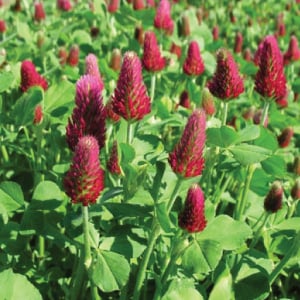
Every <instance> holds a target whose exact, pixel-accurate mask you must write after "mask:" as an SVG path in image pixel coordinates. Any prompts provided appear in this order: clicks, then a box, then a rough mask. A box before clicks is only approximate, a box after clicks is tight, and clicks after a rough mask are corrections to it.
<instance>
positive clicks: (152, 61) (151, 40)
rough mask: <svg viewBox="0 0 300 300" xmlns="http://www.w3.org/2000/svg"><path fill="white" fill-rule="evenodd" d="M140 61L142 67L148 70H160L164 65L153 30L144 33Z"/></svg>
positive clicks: (164, 61)
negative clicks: (142, 51)
mask: <svg viewBox="0 0 300 300" xmlns="http://www.w3.org/2000/svg"><path fill="white" fill-rule="evenodd" d="M142 63H143V67H144V68H145V69H146V70H147V71H149V72H157V71H161V70H162V69H163V68H164V67H165V65H166V60H165V59H164V58H163V57H162V56H161V53H160V50H159V46H158V44H157V40H156V36H155V33H154V32H153V31H148V32H146V33H145V39H144V54H143V58H142Z"/></svg>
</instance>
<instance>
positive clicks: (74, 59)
mask: <svg viewBox="0 0 300 300" xmlns="http://www.w3.org/2000/svg"><path fill="white" fill-rule="evenodd" d="M78 61H79V47H78V46H77V45H73V46H72V47H71V49H70V52H69V56H68V58H67V64H68V65H70V66H71V67H76V66H77V65H78Z"/></svg>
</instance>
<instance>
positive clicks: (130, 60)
mask: <svg viewBox="0 0 300 300" xmlns="http://www.w3.org/2000/svg"><path fill="white" fill-rule="evenodd" d="M112 107H113V110H114V112H115V113H117V114H118V115H120V116H121V117H123V118H124V119H125V120H141V119H142V118H143V117H144V116H145V115H146V114H148V113H149V112H150V110H151V103H150V98H149V97H148V95H147V90H146V87H145V84H144V82H143V76H142V64H141V61H140V59H139V58H138V56H137V55H136V53H135V52H126V53H125V55H124V60H123V63H122V67H121V72H120V75H119V79H118V82H117V87H116V89H115V92H114V95H113V96H112Z"/></svg>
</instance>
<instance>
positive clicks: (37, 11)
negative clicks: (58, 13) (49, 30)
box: [34, 2, 46, 22]
mask: <svg viewBox="0 0 300 300" xmlns="http://www.w3.org/2000/svg"><path fill="white" fill-rule="evenodd" d="M45 19H46V13H45V10H44V5H43V3H42V2H35V3H34V20H35V21H37V22H41V21H42V20H45Z"/></svg>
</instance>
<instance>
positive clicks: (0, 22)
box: [0, 20, 6, 33]
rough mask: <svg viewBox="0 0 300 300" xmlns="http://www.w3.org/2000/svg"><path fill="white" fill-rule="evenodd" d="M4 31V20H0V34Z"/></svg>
mask: <svg viewBox="0 0 300 300" xmlns="http://www.w3.org/2000/svg"><path fill="white" fill-rule="evenodd" d="M5 31H6V23H5V21H4V20H0V33H4V32H5Z"/></svg>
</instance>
